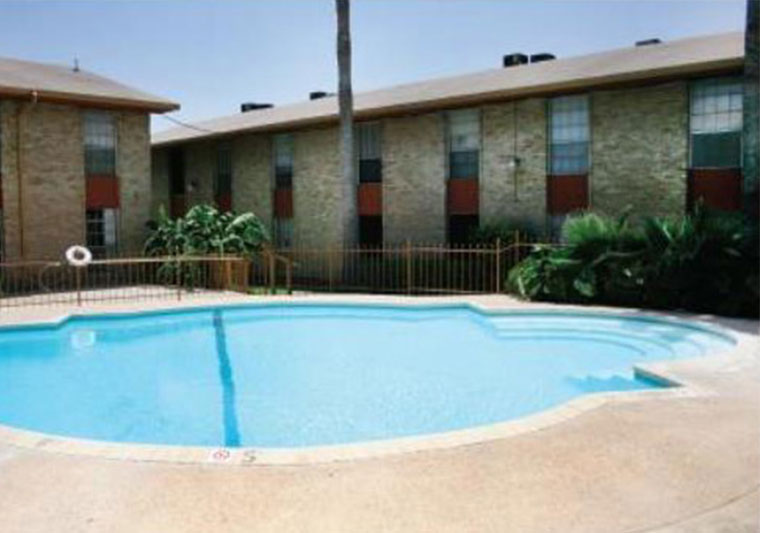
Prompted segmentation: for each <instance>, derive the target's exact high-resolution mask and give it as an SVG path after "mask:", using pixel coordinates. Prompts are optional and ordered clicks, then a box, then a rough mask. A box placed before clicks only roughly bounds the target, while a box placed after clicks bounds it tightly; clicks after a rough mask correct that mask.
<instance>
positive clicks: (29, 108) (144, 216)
mask: <svg viewBox="0 0 760 533" xmlns="http://www.w3.org/2000/svg"><path fill="white" fill-rule="evenodd" d="M178 107H179V106H178V105H177V104H175V103H173V102H170V101H168V100H165V99H163V98H159V97H156V96H153V95H150V94H147V93H144V92H142V91H138V90H136V89H133V88H131V87H127V86H125V85H122V84H120V83H118V82H116V81H113V80H110V79H107V78H104V77H101V76H98V75H96V74H92V73H90V72H85V71H83V70H80V69H78V68H77V67H74V68H71V67H64V66H58V65H48V64H41V63H34V62H29V61H20V60H16V59H0V222H1V227H0V254H1V257H2V259H3V260H7V261H13V260H35V259H47V258H59V257H61V255H62V253H63V252H64V251H65V249H66V248H67V247H68V246H70V245H72V244H86V245H88V246H89V247H90V248H91V249H92V250H93V251H94V252H95V253H96V254H100V255H105V254H108V253H116V252H118V251H121V250H128V251H131V250H140V249H141V248H142V243H143V240H144V237H145V223H146V221H147V220H149V219H150V217H151V213H150V206H151V177H150V175H151V172H150V116H149V115H150V113H163V112H166V111H170V110H173V109H177V108H178Z"/></svg>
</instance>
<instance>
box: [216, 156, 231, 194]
mask: <svg viewBox="0 0 760 533" xmlns="http://www.w3.org/2000/svg"><path fill="white" fill-rule="evenodd" d="M231 193H232V151H231V150H230V148H229V147H227V146H222V147H220V148H219V149H218V151H217V158H216V190H215V194H216V195H217V196H220V195H225V194H231Z"/></svg>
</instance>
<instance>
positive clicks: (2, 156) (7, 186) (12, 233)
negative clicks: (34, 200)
mask: <svg viewBox="0 0 760 533" xmlns="http://www.w3.org/2000/svg"><path fill="white" fill-rule="evenodd" d="M17 105H18V104H17V102H15V101H11V100H0V187H2V189H3V211H2V216H3V224H2V227H3V237H2V239H3V259H4V260H13V259H18V258H19V257H20V256H21V250H20V242H19V239H20V232H19V203H18V177H17V170H16V107H17Z"/></svg>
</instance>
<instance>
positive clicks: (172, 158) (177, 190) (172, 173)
mask: <svg viewBox="0 0 760 533" xmlns="http://www.w3.org/2000/svg"><path fill="white" fill-rule="evenodd" d="M169 193H170V194H171V195H181V194H185V154H184V151H183V150H182V148H181V147H175V148H172V149H171V151H170V152H169Z"/></svg>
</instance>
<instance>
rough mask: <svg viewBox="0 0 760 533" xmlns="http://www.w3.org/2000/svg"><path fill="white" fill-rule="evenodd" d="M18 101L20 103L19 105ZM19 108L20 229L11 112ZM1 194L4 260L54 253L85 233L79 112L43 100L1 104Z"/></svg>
mask: <svg viewBox="0 0 760 533" xmlns="http://www.w3.org/2000/svg"><path fill="white" fill-rule="evenodd" d="M18 106H20V108H19V107H18ZM17 109H20V116H19V122H20V126H21V146H22V150H21V153H20V159H21V161H20V163H21V164H20V166H21V172H22V189H21V190H22V199H21V202H22V207H23V209H22V210H21V211H22V216H23V246H22V243H21V235H22V231H21V229H20V228H19V219H20V212H19V202H18V198H19V189H18V187H19V180H18V165H17V154H16V135H17V129H16V112H17ZM3 110H4V112H3V126H4V128H3V137H4V138H3V141H4V143H3V145H4V147H3V156H4V157H3V169H4V172H3V184H2V185H3V196H4V204H5V208H4V209H3V215H4V218H5V242H6V256H7V258H8V259H10V260H13V259H21V254H22V252H23V258H24V259H50V258H59V257H60V256H61V255H62V253H63V252H64V251H65V249H66V248H67V247H68V246H70V245H71V244H75V243H82V242H84V238H85V182H84V149H83V145H82V120H81V111H80V110H79V109H78V108H76V107H71V106H65V105H54V104H46V103H37V104H32V103H26V102H24V103H22V102H5V104H4V106H3Z"/></svg>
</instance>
